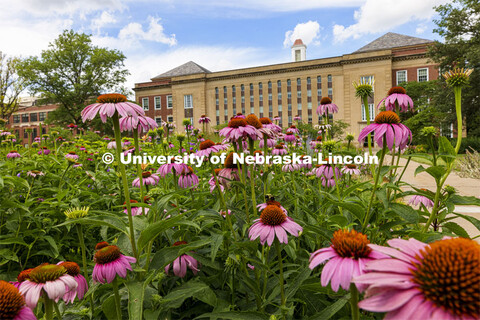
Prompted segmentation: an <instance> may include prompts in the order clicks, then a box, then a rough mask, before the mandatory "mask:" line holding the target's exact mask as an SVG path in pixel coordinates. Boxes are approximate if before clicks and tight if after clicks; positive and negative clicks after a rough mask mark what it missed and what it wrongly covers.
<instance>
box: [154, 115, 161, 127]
mask: <svg viewBox="0 0 480 320" xmlns="http://www.w3.org/2000/svg"><path fill="white" fill-rule="evenodd" d="M157 119H160V123H158V121H157ZM155 122H156V123H157V125H158V126H159V127H161V126H162V116H155Z"/></svg>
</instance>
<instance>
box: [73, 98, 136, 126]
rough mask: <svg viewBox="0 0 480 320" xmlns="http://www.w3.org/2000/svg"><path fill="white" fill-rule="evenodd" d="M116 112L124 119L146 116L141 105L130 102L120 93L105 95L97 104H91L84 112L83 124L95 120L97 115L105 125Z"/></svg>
mask: <svg viewBox="0 0 480 320" xmlns="http://www.w3.org/2000/svg"><path fill="white" fill-rule="evenodd" d="M115 112H118V114H119V115H120V116H122V117H128V116H132V117H134V118H138V116H139V115H142V116H143V115H145V111H144V110H143V108H142V107H140V106H139V105H137V104H135V103H132V102H128V101H127V97H125V96H124V95H122V94H118V93H111V94H103V95H101V96H99V97H98V98H97V103H94V104H91V105H89V106H87V107H86V108H85V109H83V110H82V112H81V115H82V120H83V122H85V121H87V120H93V119H94V118H95V117H96V116H97V113H98V114H100V119H102V122H103V123H105V122H106V121H107V117H112V116H113V115H114V114H115Z"/></svg>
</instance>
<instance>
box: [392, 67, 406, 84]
mask: <svg viewBox="0 0 480 320" xmlns="http://www.w3.org/2000/svg"><path fill="white" fill-rule="evenodd" d="M400 72H405V81H402V82H399V81H398V74H399V73H400ZM395 79H396V81H397V86H398V85H400V84H401V83H403V82H408V71H407V70H398V71H397V72H396V73H395Z"/></svg>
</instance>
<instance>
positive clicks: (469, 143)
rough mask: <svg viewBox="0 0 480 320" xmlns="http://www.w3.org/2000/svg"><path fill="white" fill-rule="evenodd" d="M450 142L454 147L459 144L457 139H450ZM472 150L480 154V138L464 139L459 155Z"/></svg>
mask: <svg viewBox="0 0 480 320" xmlns="http://www.w3.org/2000/svg"><path fill="white" fill-rule="evenodd" d="M450 142H451V143H452V146H453V147H455V146H456V144H457V139H456V138H454V139H450ZM471 149H473V150H476V151H478V152H480V137H466V138H462V144H461V145H460V150H458V153H465V150H469V151H472V150H471Z"/></svg>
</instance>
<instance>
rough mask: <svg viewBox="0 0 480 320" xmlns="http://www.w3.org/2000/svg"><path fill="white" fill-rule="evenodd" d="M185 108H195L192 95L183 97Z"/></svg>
mask: <svg viewBox="0 0 480 320" xmlns="http://www.w3.org/2000/svg"><path fill="white" fill-rule="evenodd" d="M183 107H184V108H185V109H192V108H193V98H192V95H191V94H186V95H184V96H183Z"/></svg>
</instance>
